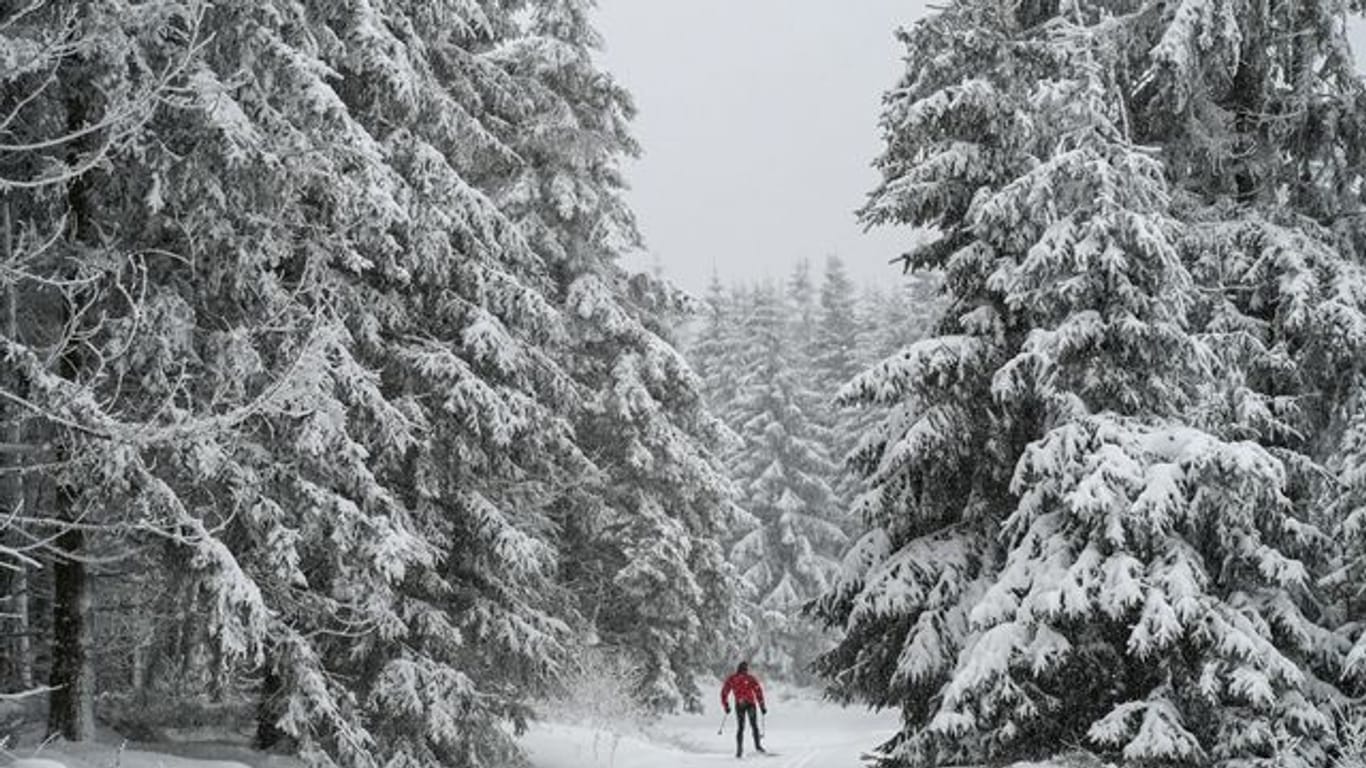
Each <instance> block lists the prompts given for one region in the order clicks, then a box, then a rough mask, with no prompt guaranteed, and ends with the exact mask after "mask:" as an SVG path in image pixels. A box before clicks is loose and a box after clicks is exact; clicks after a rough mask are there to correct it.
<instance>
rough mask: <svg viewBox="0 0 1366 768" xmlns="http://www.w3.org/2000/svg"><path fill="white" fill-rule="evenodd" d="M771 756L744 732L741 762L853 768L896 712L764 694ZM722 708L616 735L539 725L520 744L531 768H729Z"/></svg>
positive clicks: (885, 733) (890, 728) (729, 727)
mask: <svg viewBox="0 0 1366 768" xmlns="http://www.w3.org/2000/svg"><path fill="white" fill-rule="evenodd" d="M766 720H767V722H766V727H767V735H766V736H765V738H764V746H765V748H766V749H768V750H769V756H763V755H758V754H756V753H755V752H754V750H753V744H752V743H751V742H750V740H749V738H748V735H747V736H746V739H745V758H744V761H745V762H751V761H755V760H759V761H762V762H763V764H764V765H765V766H771V768H858V767H859V766H861V765H862V764H863V763H862V761H861V760H860V757H861V756H862V755H863V754H865V753H866V752H868V751H869V750H870V749H872V748H873V747H875V746H877V745H878V744H879V743H881V742H882V741H884V740H885V739H887V738H888V737H889V736H891V735H892V734H893V733H894V732H895V731H896V726H897V719H896V716H895V714H889V713H873V712H869V711H867V710H865V709H862V708H857V707H851V708H841V707H839V706H836V705H833V704H830V703H827V702H822V701H820V700H819V698H818V697H817V696H816V695H815V694H812V693H809V692H803V691H775V692H774V693H773V694H771V695H770V702H769V708H768V717H767V718H766ZM720 722H721V711H720V709H719V707H718V706H717V705H716V704H715V703H713V704H711V705H710V708H709V710H708V711H707V712H706V713H704V714H702V715H677V716H673V717H668V718H665V719H663V720H662V721H660V722H658V723H655V724H652V725H650V726H648V727H646V728H644V729H637V730H636V731H635V732H634V733H628V734H625V735H622V736H620V737H616V738H614V737H613V736H612V735H611V734H608V733H605V732H603V731H602V730H599V729H594V728H592V727H589V726H585V725H569V724H564V723H553V722H547V723H537V724H534V725H533V726H532V727H531V730H530V731H529V732H528V733H527V734H526V736H525V737H524V740H523V743H524V745H525V747H526V748H527V750H528V752H529V753H530V756H531V764H532V765H533V766H535V768H694V767H696V766H713V767H714V766H717V765H724V764H726V762H727V761H728V762H731V763H735V762H737V761H736V759H735V718H734V717H733V716H732V717H731V718H729V719H727V721H726V727H725V731H724V733H723V734H721V735H719V736H718V735H717V733H716V730H717V727H718V726H719V725H720Z"/></svg>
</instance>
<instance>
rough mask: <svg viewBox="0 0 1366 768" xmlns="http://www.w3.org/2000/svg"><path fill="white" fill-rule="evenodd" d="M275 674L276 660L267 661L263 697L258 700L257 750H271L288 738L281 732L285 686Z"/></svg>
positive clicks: (262, 684) (269, 659)
mask: <svg viewBox="0 0 1366 768" xmlns="http://www.w3.org/2000/svg"><path fill="white" fill-rule="evenodd" d="M283 682H284V681H282V680H281V679H280V676H279V675H278V674H276V672H275V660H274V659H273V658H269V657H268V658H267V659H266V676H265V679H263V680H262V681H261V696H260V698H259V699H257V700H256V739H255V743H254V746H255V747H256V748H257V749H271V748H272V747H275V746H277V745H279V744H281V743H283V742H284V741H285V740H286V739H287V738H288V736H287V734H286V733H285V732H284V731H282V730H280V717H281V716H282V715H283V714H284V690H283V688H284V685H283Z"/></svg>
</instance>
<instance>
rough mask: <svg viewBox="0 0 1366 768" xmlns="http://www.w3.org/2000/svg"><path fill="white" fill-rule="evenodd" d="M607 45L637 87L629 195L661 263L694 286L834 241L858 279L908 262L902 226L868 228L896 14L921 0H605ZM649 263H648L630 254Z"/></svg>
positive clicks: (781, 263) (610, 61) (920, 5)
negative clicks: (637, 154)
mask: <svg viewBox="0 0 1366 768" xmlns="http://www.w3.org/2000/svg"><path fill="white" fill-rule="evenodd" d="M598 6H599V9H598V26H599V28H600V29H601V31H602V32H603V34H604V35H605V36H606V38H607V50H606V51H605V52H604V54H603V58H604V61H605V63H606V64H607V66H608V68H609V69H610V70H611V71H612V73H613V74H614V76H615V77H616V78H617V80H618V81H619V82H621V83H622V84H624V85H625V86H626V87H627V88H629V89H630V90H631V92H632V93H633V94H634V95H635V98H636V105H637V106H638V107H639V109H640V115H639V117H638V118H637V119H636V123H635V134H636V138H637V139H638V140H639V141H640V142H641V144H642V145H643V146H644V150H645V154H644V156H643V157H642V158H641V159H640V160H639V161H638V162H636V163H634V164H632V166H630V167H628V169H627V175H628V178H629V179H630V181H631V184H632V187H633V190H632V192H631V194H630V200H631V202H632V204H633V205H634V207H635V210H636V213H637V215H638V216H639V218H640V226H641V230H642V231H643V232H644V234H645V238H646V244H647V247H648V248H649V249H650V251H651V253H652V254H653V255H654V256H657V257H658V258H659V260H660V261H661V262H662V263H663V265H664V269H665V273H666V274H667V275H668V276H669V277H671V278H672V279H673V280H674V281H675V282H677V283H679V284H680V285H682V286H683V287H685V288H688V289H691V290H694V291H700V290H701V289H702V288H704V287H705V285H706V281H707V279H708V277H709V276H710V275H711V271H712V266H713V264H714V265H715V267H716V270H717V271H718V272H719V273H720V274H721V277H722V279H724V280H727V281H729V280H731V279H743V280H756V279H762V278H764V277H766V276H770V277H781V276H784V275H786V274H787V272H788V270H789V269H791V266H792V264H793V263H794V262H795V261H796V260H797V259H799V258H801V257H809V258H811V259H812V260H813V261H815V262H817V263H821V262H823V261H824V259H825V256H826V254H829V253H838V254H839V255H841V256H842V257H844V259H845V261H846V262H848V264H849V266H850V269H851V271H852V272H853V273H854V274H855V275H856V276H857V277H858V278H859V280H860V282H863V281H872V280H876V279H886V278H889V277H894V276H895V275H897V274H898V269H899V268H898V267H894V266H890V265H888V263H887V261H888V259H891V258H893V257H895V256H896V255H897V254H898V253H900V252H901V251H902V250H904V248H905V246H906V244H907V243H908V242H909V241H908V233H909V231H908V230H903V231H901V232H891V231H875V232H873V233H871V234H868V235H864V234H863V233H862V230H861V228H860V227H859V226H858V224H857V223H856V222H855V219H854V213H853V211H854V209H856V208H857V207H858V206H859V205H860V204H862V202H863V199H864V195H865V194H866V193H867V192H868V191H869V190H870V189H872V187H873V185H874V184H875V183H876V181H877V174H876V172H875V171H874V170H873V169H872V168H871V166H870V163H871V162H872V160H873V158H874V157H875V156H876V155H877V153H878V150H879V134H878V128H877V117H878V114H879V111H880V110H879V107H880V100H881V96H882V92H883V91H885V90H886V89H888V88H889V87H891V86H892V85H893V84H895V82H896V78H897V75H898V73H899V72H900V70H901V64H900V61H901V49H900V46H899V45H897V43H896V40H895V39H894V38H893V32H894V30H895V29H896V27H897V26H899V25H902V24H907V23H909V22H911V21H913V20H914V19H915V18H917V17H918V16H919V15H920V14H921V13H923V12H924V10H923V9H924V7H925V3H924V2H923V1H922V0H598ZM632 266H642V262H640V261H635V262H632Z"/></svg>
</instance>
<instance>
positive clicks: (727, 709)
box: [722, 707, 730, 715]
mask: <svg viewBox="0 0 1366 768" xmlns="http://www.w3.org/2000/svg"><path fill="white" fill-rule="evenodd" d="M722 709H724V710H726V714H728V715H729V714H730V707H722Z"/></svg>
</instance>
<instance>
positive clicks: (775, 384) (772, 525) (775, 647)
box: [731, 287, 845, 678]
mask: <svg viewBox="0 0 1366 768" xmlns="http://www.w3.org/2000/svg"><path fill="white" fill-rule="evenodd" d="M754 300H755V305H754V311H753V314H752V316H751V317H750V319H749V330H750V333H751V334H752V341H751V344H752V347H753V351H752V359H751V360H750V361H749V362H748V364H747V366H746V369H745V374H744V376H743V378H742V380H741V385H740V386H741V389H740V399H739V401H738V403H737V405H736V413H737V415H738V420H737V425H738V429H739V431H740V433H741V436H742V437H743V439H744V445H743V447H742V448H741V449H740V451H739V454H738V456H737V457H736V458H735V460H734V463H733V470H734V473H735V478H736V481H737V482H738V483H740V485H741V486H742V488H741V490H742V493H743V496H742V504H743V506H744V507H745V510H746V511H747V512H748V513H749V514H750V515H752V516H753V518H754V521H753V523H752V526H753V527H752V529H751V530H749V531H748V532H746V533H745V534H744V535H743V536H742V537H741V538H740V539H739V540H738V541H737V542H736V543H735V544H734V545H733V547H732V549H731V560H732V561H733V562H734V563H735V564H736V565H737V566H738V567H739V568H740V569H741V572H742V575H743V579H744V583H745V587H746V588H747V590H748V592H749V595H748V597H749V600H750V601H752V604H753V607H752V610H753V611H754V614H755V615H754V630H755V635H754V642H755V643H756V646H757V647H756V652H755V653H754V654H753V655H752V657H753V660H754V662H755V663H756V664H759V665H761V666H762V668H764V669H768V670H771V671H772V673H776V674H778V675H780V676H785V677H789V678H800V677H801V676H803V675H805V674H806V673H807V671H808V670H807V668H808V666H809V663H810V661H811V660H812V659H813V658H814V654H815V652H816V651H817V650H818V649H819V648H821V647H822V645H823V640H822V638H821V632H820V631H819V629H818V628H817V627H816V626H815V625H814V624H813V623H811V622H810V621H808V620H807V619H805V618H804V617H802V616H801V615H800V608H801V606H802V605H803V604H804V603H806V602H807V601H808V600H810V599H812V598H813V597H815V596H816V595H819V594H821V593H822V592H824V591H825V590H826V589H828V588H829V587H830V584H831V576H832V575H833V574H834V572H835V571H836V570H837V567H838V563H837V560H836V557H837V556H838V553H839V552H840V550H841V549H842V547H843V546H844V544H845V535H844V532H843V531H842V530H841V529H840V527H839V526H838V525H837V524H836V522H834V521H835V520H837V519H838V516H839V515H840V512H841V510H840V509H839V507H838V504H837V499H836V498H835V494H834V491H833V490H831V487H830V486H831V482H832V480H833V479H834V477H835V475H836V471H837V470H836V466H835V464H834V462H832V461H831V460H830V457H829V455H828V453H827V450H828V446H827V431H826V430H825V429H823V428H822V426H821V424H820V422H819V421H818V420H817V418H816V412H817V411H818V409H819V408H820V405H821V398H820V395H819V394H818V393H817V392H815V391H813V390H812V389H811V383H810V380H809V375H807V374H805V373H803V369H802V368H801V367H799V366H800V364H801V362H802V360H803V356H802V355H800V354H798V353H797V351H796V350H795V349H794V339H793V327H792V326H793V325H795V324H796V319H797V317H799V315H797V314H796V313H794V312H792V311H791V310H793V309H795V308H796V305H795V304H788V303H787V302H785V301H784V296H783V295H782V294H780V293H779V292H778V291H776V290H775V289H773V288H771V287H765V288H761V289H759V290H758V291H756V293H755V297H754Z"/></svg>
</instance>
